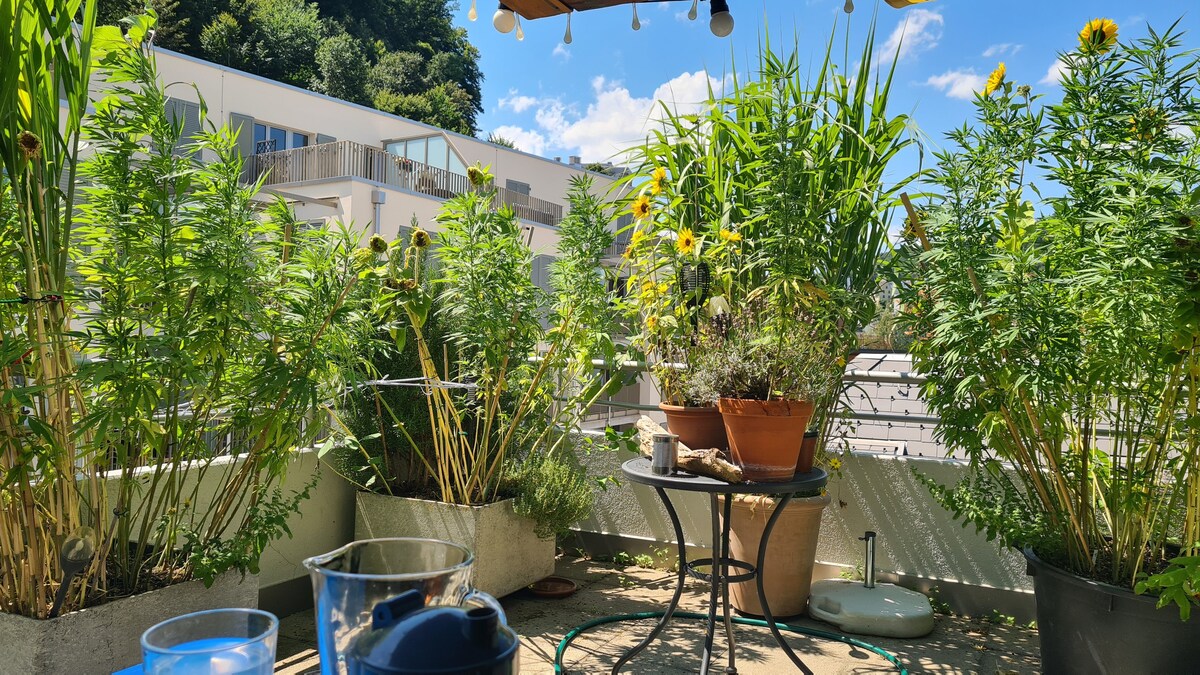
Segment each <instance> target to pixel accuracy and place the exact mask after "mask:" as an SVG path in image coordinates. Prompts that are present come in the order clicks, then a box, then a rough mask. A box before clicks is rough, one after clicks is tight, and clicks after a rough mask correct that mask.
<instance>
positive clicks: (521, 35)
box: [517, 19, 525, 42]
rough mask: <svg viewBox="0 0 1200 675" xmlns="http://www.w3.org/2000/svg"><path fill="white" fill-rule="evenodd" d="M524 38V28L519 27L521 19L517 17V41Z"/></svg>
mask: <svg viewBox="0 0 1200 675" xmlns="http://www.w3.org/2000/svg"><path fill="white" fill-rule="evenodd" d="M524 39H525V29H524V28H521V20H520V19H517V42H520V41H521V40H524Z"/></svg>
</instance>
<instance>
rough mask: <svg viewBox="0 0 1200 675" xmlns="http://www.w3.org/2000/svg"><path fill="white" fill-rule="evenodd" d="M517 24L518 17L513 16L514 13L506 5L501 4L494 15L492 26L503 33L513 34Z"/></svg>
mask: <svg viewBox="0 0 1200 675" xmlns="http://www.w3.org/2000/svg"><path fill="white" fill-rule="evenodd" d="M516 23H517V15H516V14H513V11H512V10H511V9H509V8H508V7H507V6H505V4H504V3H500V6H499V7H498V8H497V9H496V13H495V14H493V15H492V25H493V26H495V27H496V30H498V31H500V32H501V33H511V32H512V29H513V26H515V25H516Z"/></svg>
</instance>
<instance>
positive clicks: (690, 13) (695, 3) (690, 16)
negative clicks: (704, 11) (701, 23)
mask: <svg viewBox="0 0 1200 675" xmlns="http://www.w3.org/2000/svg"><path fill="white" fill-rule="evenodd" d="M699 4H700V0H692V8H691V9H689V10H688V21H695V20H696V7H697V6H698V5H699Z"/></svg>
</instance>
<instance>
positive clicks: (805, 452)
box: [796, 431, 817, 473]
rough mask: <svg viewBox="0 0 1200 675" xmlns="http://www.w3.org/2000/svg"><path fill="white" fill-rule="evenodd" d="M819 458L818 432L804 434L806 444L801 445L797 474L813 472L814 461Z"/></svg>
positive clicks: (797, 461)
mask: <svg viewBox="0 0 1200 675" xmlns="http://www.w3.org/2000/svg"><path fill="white" fill-rule="evenodd" d="M816 456H817V432H815V431H809V432H807V433H805V434H804V442H803V443H801V444H800V459H798V460H796V473H808V472H809V471H812V468H813V460H814V459H815V458H816Z"/></svg>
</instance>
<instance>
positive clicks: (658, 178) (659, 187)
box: [650, 166, 667, 195]
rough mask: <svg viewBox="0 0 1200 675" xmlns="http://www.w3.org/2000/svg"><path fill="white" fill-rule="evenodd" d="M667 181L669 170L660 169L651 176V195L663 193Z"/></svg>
mask: <svg viewBox="0 0 1200 675" xmlns="http://www.w3.org/2000/svg"><path fill="white" fill-rule="evenodd" d="M666 180H667V170H666V169H664V168H663V167H661V166H660V167H658V168H657V169H655V170H654V173H653V174H652V175H651V176H650V194H652V195H656V194H659V193H660V192H662V191H663V183H664V182H666Z"/></svg>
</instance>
